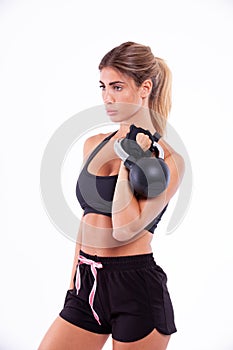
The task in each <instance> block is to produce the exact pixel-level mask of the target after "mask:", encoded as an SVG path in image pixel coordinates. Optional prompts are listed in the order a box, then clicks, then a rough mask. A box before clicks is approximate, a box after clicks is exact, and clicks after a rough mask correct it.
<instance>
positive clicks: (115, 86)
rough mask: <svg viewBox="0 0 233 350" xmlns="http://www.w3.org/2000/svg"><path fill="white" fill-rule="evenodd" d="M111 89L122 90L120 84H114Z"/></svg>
mask: <svg viewBox="0 0 233 350" xmlns="http://www.w3.org/2000/svg"><path fill="white" fill-rule="evenodd" d="M113 89H114V90H115V91H121V90H122V86H120V85H114V86H113Z"/></svg>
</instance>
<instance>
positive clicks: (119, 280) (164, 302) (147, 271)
mask: <svg viewBox="0 0 233 350" xmlns="http://www.w3.org/2000/svg"><path fill="white" fill-rule="evenodd" d="M80 255H82V256H84V257H86V258H87V259H91V260H94V261H96V262H101V263H102V265H103V268H101V269H98V271H97V289H96V294H95V299H94V305H93V307H94V310H95V311H96V312H97V314H98V316H99V318H100V322H101V325H99V324H98V322H97V321H96V319H95V318H94V316H93V313H92V310H91V307H90V305H89V299H88V298H89V294H90V291H91V289H92V286H93V281H94V278H93V275H92V273H91V268H90V265H86V264H81V265H80V266H79V268H80V275H81V289H80V291H79V293H78V295H77V294H76V289H75V288H74V289H72V290H68V292H67V294H66V298H65V303H64V308H63V309H62V311H61V312H60V316H61V317H62V318H63V319H65V320H66V321H68V322H70V323H72V324H74V325H76V326H78V327H81V328H83V329H86V330H88V331H91V332H94V333H99V334H112V338H113V339H115V340H117V341H121V342H132V341H137V340H139V339H142V338H144V337H145V336H147V335H148V334H149V333H150V332H152V330H153V329H154V328H156V329H157V331H158V332H160V333H162V334H166V335H169V334H172V333H174V332H176V326H175V323H174V311H173V306H172V302H171V299H170V295H169V292H168V289H167V276H166V274H165V272H164V271H163V269H162V268H161V267H160V266H158V265H157V264H156V262H155V261H154V257H153V253H150V254H141V255H133V256H124V257H123V256H121V257H98V256H96V255H95V256H93V255H89V254H86V253H84V252H83V251H80ZM74 279H75V277H74Z"/></svg>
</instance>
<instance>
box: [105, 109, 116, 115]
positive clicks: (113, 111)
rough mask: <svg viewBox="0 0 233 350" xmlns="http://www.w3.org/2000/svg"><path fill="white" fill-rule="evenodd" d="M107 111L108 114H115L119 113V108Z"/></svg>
mask: <svg viewBox="0 0 233 350" xmlns="http://www.w3.org/2000/svg"><path fill="white" fill-rule="evenodd" d="M106 111H107V114H108V115H115V114H117V110H116V109H107V110H106Z"/></svg>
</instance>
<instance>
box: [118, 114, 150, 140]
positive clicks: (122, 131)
mask: <svg viewBox="0 0 233 350" xmlns="http://www.w3.org/2000/svg"><path fill="white" fill-rule="evenodd" d="M132 124H134V125H135V126H137V127H141V128H143V129H145V130H149V131H150V132H151V133H152V135H153V134H154V133H155V131H156V130H155V127H154V125H153V123H152V121H151V116H150V113H149V111H148V110H147V111H146V110H144V111H141V112H139V113H138V114H137V115H135V116H133V117H132V118H130V119H129V120H127V121H124V122H122V123H120V128H119V130H118V135H122V136H125V135H126V134H127V133H128V132H129V127H130V125H132Z"/></svg>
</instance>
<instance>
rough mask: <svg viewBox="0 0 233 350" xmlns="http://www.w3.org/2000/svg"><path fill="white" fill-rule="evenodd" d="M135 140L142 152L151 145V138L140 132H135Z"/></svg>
mask: <svg viewBox="0 0 233 350" xmlns="http://www.w3.org/2000/svg"><path fill="white" fill-rule="evenodd" d="M136 141H137V143H138V144H139V146H140V147H141V148H142V149H143V151H144V152H145V151H147V150H148V149H149V148H150V146H151V139H150V138H149V136H148V135H145V134H143V133H142V132H140V133H138V134H137V136H136Z"/></svg>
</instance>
